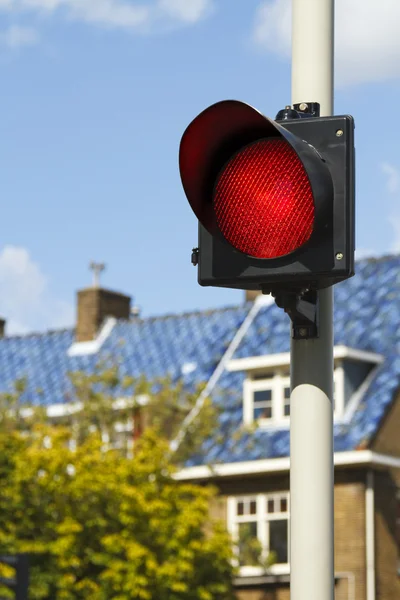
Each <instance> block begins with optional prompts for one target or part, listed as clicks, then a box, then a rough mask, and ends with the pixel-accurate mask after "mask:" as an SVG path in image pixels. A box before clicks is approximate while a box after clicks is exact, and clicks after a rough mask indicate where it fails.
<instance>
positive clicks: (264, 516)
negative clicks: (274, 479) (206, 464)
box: [227, 491, 290, 577]
mask: <svg viewBox="0 0 400 600" xmlns="http://www.w3.org/2000/svg"><path fill="white" fill-rule="evenodd" d="M281 498H285V499H286V501H287V512H284V513H282V512H278V511H277V512H274V513H268V512H267V506H268V501H269V500H272V499H273V500H275V499H278V500H279V499H281ZM250 500H255V501H256V514H255V515H238V514H237V504H238V502H243V501H250ZM279 520H287V522H288V523H287V527H288V562H287V563H279V564H275V565H272V566H271V567H269V569H268V574H271V575H287V574H288V573H290V564H289V560H290V558H289V557H290V496H289V492H287V491H279V492H272V493H268V494H248V495H244V496H243V495H240V496H230V497H229V498H228V499H227V527H228V531H229V533H230V535H231V537H232V540H233V543H234V544H236V543H237V541H238V539H239V524H240V523H254V522H256V523H257V538H258V540H259V542H260V544H261V547H262V553H263V557H264V558H266V557H267V556H268V553H269V547H268V545H269V523H270V522H271V521H279ZM234 551H235V554H236V555H237V553H238V547H237V545H235V547H234ZM235 565H236V566H239V559H238V558H236V559H235ZM264 573H265V570H264V569H263V567H262V566H250V565H248V566H240V567H239V574H240V576H241V577H256V576H260V575H263V574H264Z"/></svg>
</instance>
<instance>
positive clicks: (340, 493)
mask: <svg viewBox="0 0 400 600" xmlns="http://www.w3.org/2000/svg"><path fill="white" fill-rule="evenodd" d="M335 573H337V574H340V573H343V574H344V573H350V574H352V575H353V576H354V578H355V600H366V548H365V474H364V473H360V472H338V473H336V474H335ZM349 585H351V582H350V581H349V578H347V577H345V576H343V577H340V578H338V579H337V584H336V587H335V600H348V598H349Z"/></svg>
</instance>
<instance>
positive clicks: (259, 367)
mask: <svg viewBox="0 0 400 600" xmlns="http://www.w3.org/2000/svg"><path fill="white" fill-rule="evenodd" d="M289 360H290V355H289V353H285V354H276V355H267V356H257V357H250V358H242V359H237V360H232V361H230V363H229V364H228V367H227V368H228V370H230V371H243V372H245V374H246V378H245V381H244V384H243V421H244V423H245V424H246V425H251V424H252V423H257V425H258V426H259V427H262V428H269V427H288V426H289V420H290V375H289ZM334 360H335V370H334V375H333V383H334V393H333V402H334V417H335V420H346V419H350V418H351V415H352V414H353V413H354V410H355V409H356V407H357V405H358V402H359V399H360V397H361V396H362V394H363V393H365V391H366V389H367V387H368V386H369V383H370V381H371V380H372V378H373V376H374V373H375V369H376V368H377V365H379V364H380V363H381V362H382V357H381V356H380V355H377V354H372V353H370V352H364V351H361V350H354V349H352V348H347V347H345V346H336V347H335V349H334Z"/></svg>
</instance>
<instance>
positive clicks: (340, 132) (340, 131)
mask: <svg viewBox="0 0 400 600" xmlns="http://www.w3.org/2000/svg"><path fill="white" fill-rule="evenodd" d="M342 135H343V129H338V130H337V132H336V137H342Z"/></svg>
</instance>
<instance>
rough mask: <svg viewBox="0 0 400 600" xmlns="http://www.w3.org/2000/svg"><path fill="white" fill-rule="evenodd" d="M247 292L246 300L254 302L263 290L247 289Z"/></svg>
mask: <svg viewBox="0 0 400 600" xmlns="http://www.w3.org/2000/svg"><path fill="white" fill-rule="evenodd" d="M245 294H246V296H245V302H254V300H255V299H256V298H257V296H260V295H261V294H262V292H261V291H258V290H246V292H245Z"/></svg>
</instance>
